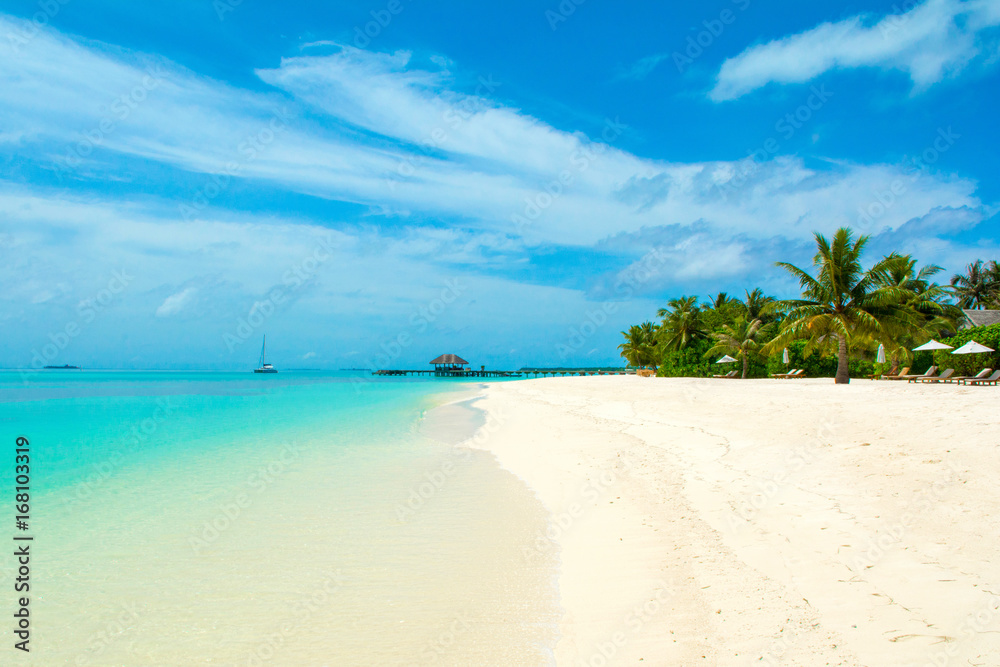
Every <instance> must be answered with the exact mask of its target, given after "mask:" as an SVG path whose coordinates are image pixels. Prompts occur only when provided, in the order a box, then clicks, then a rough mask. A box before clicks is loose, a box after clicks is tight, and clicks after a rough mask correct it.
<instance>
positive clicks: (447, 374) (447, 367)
mask: <svg viewBox="0 0 1000 667" xmlns="http://www.w3.org/2000/svg"><path fill="white" fill-rule="evenodd" d="M430 363H431V365H432V366H434V369H433V370H416V369H399V370H379V371H372V375H383V376H384V375H390V376H400V375H433V376H434V377H439V378H519V377H523V375H522V374H521V372H520V371H488V370H486V367H485V366H481V367H480V369H479V370H478V371H476V370H473V369H471V368H469V367H468V366H469V362H468V361H466V360H465V359H463V358H462V357H460V356H458V355H457V354H442V355H441V356H440V357H438V358H437V359H434V360H433V361H431V362H430Z"/></svg>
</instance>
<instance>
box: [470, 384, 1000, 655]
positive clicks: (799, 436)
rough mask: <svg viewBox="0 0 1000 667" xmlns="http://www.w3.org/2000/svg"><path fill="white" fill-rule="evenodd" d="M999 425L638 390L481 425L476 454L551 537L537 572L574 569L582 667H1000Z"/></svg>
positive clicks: (775, 393) (560, 650) (749, 396)
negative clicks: (556, 566) (534, 510)
mask: <svg viewBox="0 0 1000 667" xmlns="http://www.w3.org/2000/svg"><path fill="white" fill-rule="evenodd" d="M998 404H1000V389H998V388H995V387H968V388H966V387H957V386H953V385H946V386H932V385H926V386H917V385H912V384H907V383H894V382H892V383H891V382H872V381H869V380H857V379H855V380H853V381H852V383H851V384H850V385H848V386H836V385H834V384H833V381H832V380H796V381H778V380H745V381H740V380H728V381H723V380H699V379H666V378H662V379H661V378H637V377H634V376H607V377H570V378H551V379H539V380H531V381H523V382H508V383H495V384H490V385H488V386H487V388H486V389H485V390H484V397H483V398H482V399H481V400H479V401H478V402H477V403H476V405H477V406H478V407H480V408H482V409H484V410H486V411H487V412H488V414H489V415H490V420H491V422H493V423H494V425H493V426H492V427H491V428H490V432H489V435H488V437H480V438H479V440H481V441H482V444H481V446H482V447H484V448H486V449H488V450H490V451H492V452H494V453H495V454H496V456H497V457H498V459H499V460H500V463H501V464H502V465H503V466H504V467H505V468H507V469H508V470H510V471H512V472H513V473H515V474H516V475H518V476H519V477H521V478H522V479H523V480H524V481H525V482H526V483H527V484H528V485H529V486H530V487H531V488H532V489H533V490H534V491H535V493H537V495H538V497H539V499H540V500H541V501H542V502H543V504H544V505H545V507H546V508H547V509H548V510H549V512H550V513H551V515H552V518H551V522H550V526H549V533H548V535H541V534H540V535H539V536H538V539H537V540H536V541H535V543H534V544H533V545H530V546H527V547H525V558H527V559H531V558H533V557H535V555H536V554H538V553H543V552H546V551H548V550H556V552H557V553H558V554H559V559H560V572H559V581H558V585H559V596H560V604H561V606H562V611H563V616H562V619H561V621H560V639H559V642H558V644H557V646H556V661H557V663H558V664H559V665H567V666H570V665H572V666H573V667H579V666H580V665H588V666H591V665H592V666H595V667H596V666H599V665H636V664H642V665H650V666H654V665H669V666H671V667H674V666H679V665H771V664H787V665H810V666H812V665H869V666H871V667H882V666H888V665H914V666H917V665H919V666H923V665H938V666H941V665H998V664H1000V557H998V556H997V552H998V546H1000V488H998V474H997V473H998V472H1000V463H998V458H1000V457H998V452H997V425H998V419H997V406H998ZM485 434H486V433H485V432H484V434H483V435H485ZM640 661H641V662H640Z"/></svg>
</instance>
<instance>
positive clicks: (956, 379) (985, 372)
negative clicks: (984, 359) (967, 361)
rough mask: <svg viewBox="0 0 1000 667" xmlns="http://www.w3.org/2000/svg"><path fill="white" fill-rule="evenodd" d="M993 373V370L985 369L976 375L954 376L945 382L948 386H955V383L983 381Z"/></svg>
mask: <svg viewBox="0 0 1000 667" xmlns="http://www.w3.org/2000/svg"><path fill="white" fill-rule="evenodd" d="M992 372H993V369H992V368H984V369H983V370H981V371H979V372H978V373H976V374H975V375H963V376H956V375H953V376H951V377H950V378H948V379H947V380H945V382H947V383H948V384H953V383H956V382H961V381H962V380H982V379H983V378H985V377H986V376H987V375H989V374H990V373H992Z"/></svg>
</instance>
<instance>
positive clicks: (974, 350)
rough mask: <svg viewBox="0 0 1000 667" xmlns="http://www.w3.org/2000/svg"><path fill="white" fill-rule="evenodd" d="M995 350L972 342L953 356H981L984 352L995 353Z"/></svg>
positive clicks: (956, 351)
mask: <svg viewBox="0 0 1000 667" xmlns="http://www.w3.org/2000/svg"><path fill="white" fill-rule="evenodd" d="M993 351H994V350H993V348H991V347H986V346H985V345H980V344H979V343H977V342H976V341H974V340H970V341H969V342H968V343H966V344H965V345H963V346H962V347H960V348H958V349H957V350H955V351H954V352H952V354H980V353H982V352H993Z"/></svg>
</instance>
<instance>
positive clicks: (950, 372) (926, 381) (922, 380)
mask: <svg viewBox="0 0 1000 667" xmlns="http://www.w3.org/2000/svg"><path fill="white" fill-rule="evenodd" d="M954 374H955V369H954V368H947V369H945V371H944V373H941V375H938V376H937V377H932V378H915V379H913V380H910V382H920V383H921V384H931V383H934V382H947V381H948V378H950V377H951V376H952V375H954Z"/></svg>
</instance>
